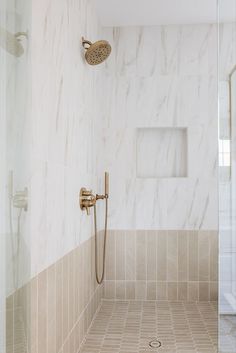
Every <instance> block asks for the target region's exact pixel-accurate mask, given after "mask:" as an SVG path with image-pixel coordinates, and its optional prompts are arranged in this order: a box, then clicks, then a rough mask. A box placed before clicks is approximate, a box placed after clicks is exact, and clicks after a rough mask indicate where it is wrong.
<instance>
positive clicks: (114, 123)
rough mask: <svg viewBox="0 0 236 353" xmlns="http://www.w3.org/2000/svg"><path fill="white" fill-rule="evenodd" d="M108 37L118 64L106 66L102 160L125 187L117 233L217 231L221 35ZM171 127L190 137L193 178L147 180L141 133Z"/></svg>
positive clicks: (163, 29)
mask: <svg viewBox="0 0 236 353" xmlns="http://www.w3.org/2000/svg"><path fill="white" fill-rule="evenodd" d="M103 33H104V36H107V38H109V40H110V42H111V44H112V47H113V48H114V56H113V59H112V60H111V61H108V62H107V63H106V66H105V71H106V77H105V81H106V83H105V85H106V86H105V87H106V88H108V91H109V93H108V94H109V98H108V99H107V101H108V102H109V103H106V108H105V109H108V110H107V111H105V110H104V118H103V123H104V132H103V136H104V138H103V149H102V150H101V152H100V153H101V154H103V155H105V158H103V159H102V158H101V159H102V160H103V165H104V168H108V169H109V170H110V172H111V181H112V180H113V179H114V180H116V178H118V179H119V185H117V184H115V188H114V189H112V195H113V198H112V201H111V212H110V227H111V228H112V229H153V230H156V229H163V230H167V229H169V230H171V229H173V230H175V229H188V230H199V229H206V230H209V229H213V230H215V229H217V227H218V207H217V158H218V157H217V153H218V152H217V140H218V138H217V136H218V132H217V119H216V116H217V27H216V26H215V25H197V26H154V27H150V28H148V27H142V28H139V27H136V28H132V29H130V28H125V27H124V28H117V29H112V28H105V29H103ZM130 38H132V40H133V41H132V53H131V52H130V48H129V49H128V52H127V53H126V54H124V53H125V52H126V50H127V46H128V44H129V43H130ZM127 56H128V57H129V60H127ZM148 58H149V59H150V60H149V61H148V62H147V59H148ZM121 63H122V64H121ZM130 77H132V80H131V79H130ZM164 127H166V128H173V127H176V128H186V130H187V135H188V143H187V155H188V165H187V167H188V170H187V172H188V174H187V178H184V180H182V178H169V179H164V180H163V179H162V180H160V179H158V178H153V179H152V178H148V177H146V178H142V180H140V178H137V176H136V174H135V173H136V163H137V154H136V151H135V145H136V143H137V140H136V137H135V131H136V129H141V128H142V129H144V128H149V129H154V128H164ZM153 131H154V130H153ZM103 151H106V152H107V151H109V153H104V152H103ZM157 153H158V152H157ZM114 155H115V156H116V158H115V159H114V158H113V156H114ZM142 158H144V157H142ZM143 163H145V162H144V161H143ZM104 168H103V169H104ZM125 184H126V185H129V188H128V190H129V191H127V189H126V190H125ZM131 195H132V196H131ZM147 199H148V203H147V202H146V200H147Z"/></svg>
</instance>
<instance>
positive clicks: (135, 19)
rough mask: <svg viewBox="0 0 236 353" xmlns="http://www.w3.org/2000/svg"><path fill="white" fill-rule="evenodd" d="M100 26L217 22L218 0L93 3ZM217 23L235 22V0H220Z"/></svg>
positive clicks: (122, 0) (146, 0) (97, 1)
mask: <svg viewBox="0 0 236 353" xmlns="http://www.w3.org/2000/svg"><path fill="white" fill-rule="evenodd" d="M94 1H95V3H96V7H97V12H98V15H99V18H100V21H101V24H102V25H103V26H114V27H115V26H152V25H163V24H164V25H165V24H198V23H215V22H217V0H94ZM219 3H220V6H219V7H220V11H219V13H220V21H221V22H232V21H235V19H236V0H219Z"/></svg>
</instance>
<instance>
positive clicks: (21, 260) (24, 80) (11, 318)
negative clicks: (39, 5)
mask: <svg viewBox="0 0 236 353" xmlns="http://www.w3.org/2000/svg"><path fill="white" fill-rule="evenodd" d="M30 10H31V9H30V0H16V1H13V0H12V1H11V0H7V1H1V4H0V13H1V24H0V55H1V62H0V65H1V68H0V70H1V73H2V75H1V92H0V102H1V133H2V134H3V135H4V138H1V147H2V148H1V162H2V163H1V176H2V178H1V210H0V211H1V244H0V245H1V273H3V272H5V276H4V277H5V283H4V287H5V290H4V293H3V291H2V288H3V287H2V286H1V304H2V305H1V308H0V310H1V311H4V312H5V315H1V318H2V322H1V353H2V352H4V353H5V352H7V353H8V352H9V353H15V352H19V353H24V352H26V351H29V345H30V339H29V338H30V285H29V284H30V281H29V280H30V276H31V271H30V264H31V259H30V231H29V229H30V219H29V214H30V212H29V208H28V207H27V206H28V205H27V204H28V193H29V191H30V190H29V183H30V158H29V151H30V148H29V142H30V141H29V139H30V124H29V121H30V119H29V118H30V89H31V87H30V82H31V78H30V75H31V68H30V55H29V53H30V50H29V49H30V46H29V33H30V31H29V30H30V14H31V11H30ZM2 78H5V79H2ZM1 137H2V136H1ZM3 143H4V146H2V145H3ZM2 200H4V201H5V202H4V203H3V202H2ZM3 206H4V207H3ZM2 222H3V224H2ZM3 242H4V244H2V243H3ZM2 259H4V263H3V260H2ZM2 278H3V276H1V280H2ZM3 298H4V302H3ZM3 303H4V305H3ZM4 316H5V323H3V318H4ZM27 346H28V347H27Z"/></svg>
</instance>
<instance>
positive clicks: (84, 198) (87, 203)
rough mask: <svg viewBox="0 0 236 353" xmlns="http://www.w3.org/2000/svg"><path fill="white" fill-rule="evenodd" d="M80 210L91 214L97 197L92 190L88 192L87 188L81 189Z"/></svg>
mask: <svg viewBox="0 0 236 353" xmlns="http://www.w3.org/2000/svg"><path fill="white" fill-rule="evenodd" d="M79 202H80V208H81V210H86V211H87V214H88V215H89V214H90V208H91V207H93V206H94V205H95V203H96V196H94V195H93V194H92V190H87V189H85V188H81V189H80V197H79Z"/></svg>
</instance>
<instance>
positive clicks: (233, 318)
mask: <svg viewBox="0 0 236 353" xmlns="http://www.w3.org/2000/svg"><path fill="white" fill-rule="evenodd" d="M232 5H233V6H232ZM229 6H231V7H230V8H229ZM229 10H230V11H231V14H232V20H231V21H227V22H226V21H225V14H226V13H228V12H229ZM235 34H236V0H234V1H233V2H231V3H230V4H229V2H224V1H222V0H221V1H220V3H219V211H220V213H219V236H220V249H219V255H220V268H219V274H220V278H219V293H220V297H219V314H220V316H219V330H220V332H219V352H224V353H234V352H236V36H235Z"/></svg>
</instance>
